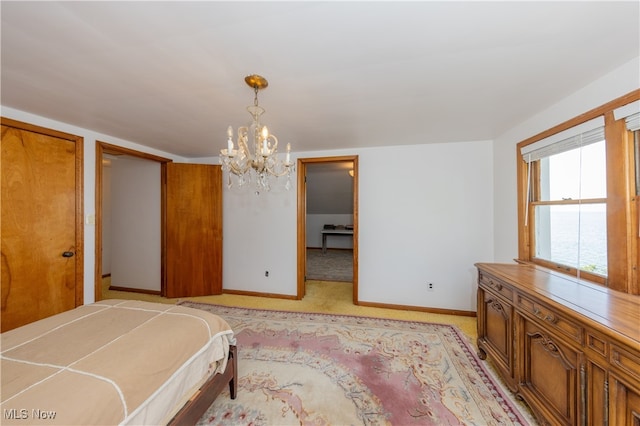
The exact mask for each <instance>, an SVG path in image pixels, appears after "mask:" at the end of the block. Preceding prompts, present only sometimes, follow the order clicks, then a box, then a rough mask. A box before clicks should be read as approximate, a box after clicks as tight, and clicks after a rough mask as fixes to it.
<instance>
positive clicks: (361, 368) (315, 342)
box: [180, 301, 529, 425]
mask: <svg viewBox="0 0 640 426" xmlns="http://www.w3.org/2000/svg"><path fill="white" fill-rule="evenodd" d="M180 303H181V304H183V305H185V306H191V307H195V308H198V309H204V310H207V311H210V312H213V313H215V314H217V315H220V316H221V317H223V318H224V319H225V320H227V322H229V324H230V325H231V327H232V328H233V329H234V332H235V334H236V338H237V341H238V354H239V360H238V370H239V380H238V386H239V387H238V396H237V399H235V400H231V399H230V398H229V394H228V391H225V392H223V393H222V394H221V395H220V396H219V397H218V399H217V400H216V401H215V402H214V404H213V405H212V406H211V407H210V408H209V410H208V411H207V413H205V415H204V416H203V417H202V419H201V420H200V422H199V424H203V425H298V424H313V425H347V424H365V425H384V424H394V425H462V424H465V425H466V424H468V425H520V424H522V425H525V424H529V423H528V422H527V420H526V418H525V416H524V415H523V414H522V413H521V412H520V411H519V409H518V408H517V405H516V404H515V403H514V402H513V401H512V400H511V398H510V396H509V395H508V394H506V393H505V392H504V391H503V390H502V389H501V388H500V387H499V386H498V384H497V381H496V379H495V378H494V377H492V375H491V373H490V372H489V371H488V370H487V369H486V368H485V367H484V365H483V363H482V362H481V361H480V360H479V359H478V358H477V356H476V354H475V350H474V349H473V347H472V346H471V345H470V343H469V342H468V340H467V339H466V338H465V337H464V336H463V334H462V333H461V332H460V331H459V330H458V328H457V327H455V326H451V325H442V324H430V323H421V322H410V321H398V320H389V319H379V318H366V317H357V316H343V315H326V314H310V313H302V312H284V311H267V310H259V309H247V308H234V307H227V306H220V305H211V304H203V303H194V302H189V301H185V302H180Z"/></svg>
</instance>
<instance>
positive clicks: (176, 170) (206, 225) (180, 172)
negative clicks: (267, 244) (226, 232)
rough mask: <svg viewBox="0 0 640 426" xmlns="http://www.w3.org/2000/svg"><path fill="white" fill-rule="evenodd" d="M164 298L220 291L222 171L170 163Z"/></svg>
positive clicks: (167, 182)
mask: <svg viewBox="0 0 640 426" xmlns="http://www.w3.org/2000/svg"><path fill="white" fill-rule="evenodd" d="M166 166H167V167H166V211H165V223H166V234H165V247H166V248H165V253H166V263H165V279H166V281H165V286H164V291H163V295H164V296H166V297H170V298H174V297H193V296H207V295H212V294H221V293H222V170H221V168H220V166H212V165H204V164H176V163H167V165H166Z"/></svg>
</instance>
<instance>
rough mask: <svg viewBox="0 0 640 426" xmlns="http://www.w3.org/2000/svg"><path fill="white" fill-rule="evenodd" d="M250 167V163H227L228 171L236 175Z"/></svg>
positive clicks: (243, 172)
mask: <svg viewBox="0 0 640 426" xmlns="http://www.w3.org/2000/svg"><path fill="white" fill-rule="evenodd" d="M249 168H250V163H249V162H246V163H245V165H244V167H240V164H238V163H235V162H232V163H229V171H230V172H231V173H233V174H234V175H236V176H240V175H243V174H245V173H246V172H247V171H248V170H249Z"/></svg>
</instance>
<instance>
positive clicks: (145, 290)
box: [109, 285, 160, 296]
mask: <svg viewBox="0 0 640 426" xmlns="http://www.w3.org/2000/svg"><path fill="white" fill-rule="evenodd" d="M109 290H113V291H128V292H129V293H142V294H153V295H156V296H160V291H159V290H147V289H144V288H129V287H116V286H113V285H112V286H109Z"/></svg>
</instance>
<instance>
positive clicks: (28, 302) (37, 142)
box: [0, 119, 83, 332]
mask: <svg viewBox="0 0 640 426" xmlns="http://www.w3.org/2000/svg"><path fill="white" fill-rule="evenodd" d="M45 133H49V134H45ZM0 159H1V162H0V168H1V180H2V184H1V186H2V202H1V204H2V207H1V215H2V216H1V219H0V221H1V222H0V223H1V224H2V225H1V226H2V237H1V239H2V284H1V287H2V318H1V319H2V331H3V332H4V331H7V330H11V329H13V328H16V327H19V326H21V325H24V324H27V323H30V322H33V321H36V320H38V319H41V318H45V317H48V316H51V315H54V314H57V313H60V312H63V311H66V310H69V309H72V308H74V307H76V306H78V305H81V304H82V303H83V283H82V258H83V256H82V216H83V213H82V198H81V196H82V190H81V184H82V179H81V170H82V168H81V164H82V139H81V138H77V137H75V136H72V135H66V134H63V133H58V132H54V131H46V130H45V129H40V128H36V127H34V126H30V125H27V124H25V123H19V122H14V121H12V120H6V119H3V120H2V149H1V157H0Z"/></svg>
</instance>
